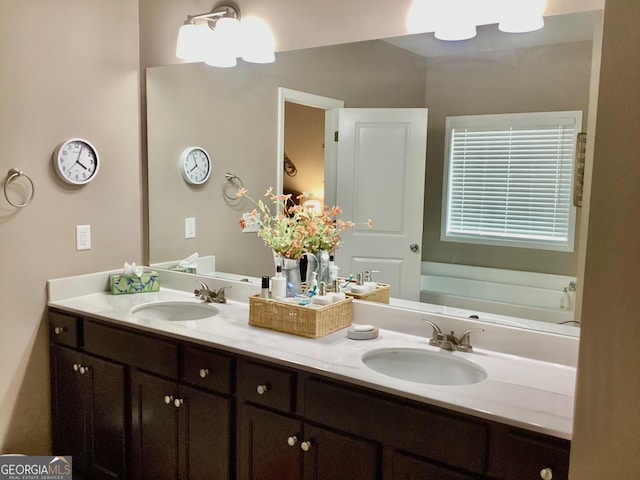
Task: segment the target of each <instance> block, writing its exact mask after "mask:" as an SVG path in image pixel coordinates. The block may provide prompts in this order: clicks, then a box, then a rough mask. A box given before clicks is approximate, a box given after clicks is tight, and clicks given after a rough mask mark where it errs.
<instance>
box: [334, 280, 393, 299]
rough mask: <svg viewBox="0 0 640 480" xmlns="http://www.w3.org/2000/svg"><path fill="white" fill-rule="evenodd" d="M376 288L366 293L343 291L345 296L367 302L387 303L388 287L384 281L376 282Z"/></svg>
mask: <svg viewBox="0 0 640 480" xmlns="http://www.w3.org/2000/svg"><path fill="white" fill-rule="evenodd" d="M376 285H377V288H376V289H375V290H371V291H370V292H367V293H353V292H344V293H345V295H346V296H347V297H352V298H354V299H355V300H366V301H368V302H378V303H389V288H390V286H389V285H388V284H386V283H377V284H376Z"/></svg>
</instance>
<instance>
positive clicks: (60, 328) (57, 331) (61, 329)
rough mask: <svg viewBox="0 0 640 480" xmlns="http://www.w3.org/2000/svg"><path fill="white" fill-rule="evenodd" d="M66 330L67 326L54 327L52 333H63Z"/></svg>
mask: <svg viewBox="0 0 640 480" xmlns="http://www.w3.org/2000/svg"><path fill="white" fill-rule="evenodd" d="M66 331H67V327H56V328H54V329H53V333H55V334H56V335H60V334H61V333H64V332H66Z"/></svg>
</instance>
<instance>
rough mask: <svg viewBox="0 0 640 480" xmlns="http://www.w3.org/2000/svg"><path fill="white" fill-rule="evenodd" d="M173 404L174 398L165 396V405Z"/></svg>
mask: <svg viewBox="0 0 640 480" xmlns="http://www.w3.org/2000/svg"><path fill="white" fill-rule="evenodd" d="M171 402H173V396H172V395H165V396H164V403H166V404H167V405H171Z"/></svg>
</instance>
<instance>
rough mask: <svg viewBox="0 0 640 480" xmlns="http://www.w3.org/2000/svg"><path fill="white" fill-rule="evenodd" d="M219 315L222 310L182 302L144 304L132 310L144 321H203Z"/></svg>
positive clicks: (209, 305)
mask: <svg viewBox="0 0 640 480" xmlns="http://www.w3.org/2000/svg"><path fill="white" fill-rule="evenodd" d="M219 313H220V310H218V309H217V308H216V307H214V306H213V305H211V304H208V303H195V302H180V301H173V302H152V303H143V304H142V305H138V306H136V307H133V308H132V309H131V314H132V315H133V316H134V317H135V318H140V319H144V320H169V321H187V320H203V319H205V318H211V317H214V316H216V315H217V314H219Z"/></svg>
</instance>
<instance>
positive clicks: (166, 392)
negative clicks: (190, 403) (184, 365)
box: [131, 370, 181, 480]
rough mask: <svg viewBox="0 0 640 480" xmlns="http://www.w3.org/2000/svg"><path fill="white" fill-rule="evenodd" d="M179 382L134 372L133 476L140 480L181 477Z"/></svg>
mask: <svg viewBox="0 0 640 480" xmlns="http://www.w3.org/2000/svg"><path fill="white" fill-rule="evenodd" d="M176 390H177V387H176V383H175V382H171V381H167V380H163V379H161V378H159V377H156V376H153V375H148V374H145V373H142V372H139V371H137V370H133V371H132V372H131V444H132V445H131V474H132V478H134V479H138V480H175V479H177V478H178V415H179V412H180V411H181V409H180V408H178V407H176V405H175V404H174V401H175V400H176V398H178V395H177V391H176Z"/></svg>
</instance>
